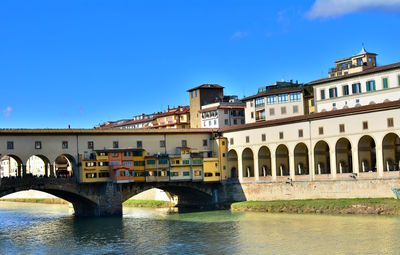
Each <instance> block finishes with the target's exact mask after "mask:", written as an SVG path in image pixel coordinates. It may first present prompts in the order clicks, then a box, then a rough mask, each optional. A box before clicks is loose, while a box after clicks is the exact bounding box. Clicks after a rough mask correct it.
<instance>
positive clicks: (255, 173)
mask: <svg viewBox="0 0 400 255" xmlns="http://www.w3.org/2000/svg"><path fill="white" fill-rule="evenodd" d="M253 153H254V152H253ZM258 167H259V164H258V153H254V177H255V179H256V181H258V180H259V179H260V173H259V172H260V170H259V169H258Z"/></svg>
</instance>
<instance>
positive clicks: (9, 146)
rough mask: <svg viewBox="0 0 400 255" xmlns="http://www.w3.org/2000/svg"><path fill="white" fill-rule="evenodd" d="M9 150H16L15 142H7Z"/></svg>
mask: <svg viewBox="0 0 400 255" xmlns="http://www.w3.org/2000/svg"><path fill="white" fill-rule="evenodd" d="M7 150H14V142H13V141H8V142H7Z"/></svg>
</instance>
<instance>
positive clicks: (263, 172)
mask: <svg viewBox="0 0 400 255" xmlns="http://www.w3.org/2000/svg"><path fill="white" fill-rule="evenodd" d="M258 167H259V170H258V173H259V176H260V177H267V176H271V175H272V170H271V152H270V150H269V149H268V147H267V146H262V147H261V148H260V150H259V151H258Z"/></svg>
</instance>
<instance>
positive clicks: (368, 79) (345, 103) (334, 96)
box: [309, 53, 400, 112]
mask: <svg viewBox="0 0 400 255" xmlns="http://www.w3.org/2000/svg"><path fill="white" fill-rule="evenodd" d="M367 54H368V53H366V54H365V55H366V56H368V55H367ZM375 55H376V54H374V56H375ZM364 58H366V57H364ZM370 58H371V57H368V59H370ZM371 61H373V64H368V65H365V66H362V67H363V68H361V69H360V68H356V67H354V68H349V70H351V72H349V73H348V74H346V75H341V76H334V77H330V78H324V79H320V80H316V81H312V82H310V83H309V85H311V86H313V87H314V102H315V110H316V112H324V111H332V110H339V109H346V108H352V107H357V106H363V105H372V104H379V103H383V102H390V101H396V100H399V99H400V63H394V64H390V65H384V66H376V58H375V57H373V60H371ZM368 63H370V62H368ZM364 67H368V68H364Z"/></svg>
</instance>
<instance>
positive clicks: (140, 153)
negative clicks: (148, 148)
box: [132, 150, 143, 157]
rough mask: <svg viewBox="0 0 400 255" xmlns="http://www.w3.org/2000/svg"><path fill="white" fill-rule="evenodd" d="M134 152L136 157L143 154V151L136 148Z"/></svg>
mask: <svg viewBox="0 0 400 255" xmlns="http://www.w3.org/2000/svg"><path fill="white" fill-rule="evenodd" d="M132 154H133V156H134V157H141V156H143V151H141V150H134V151H133V153H132Z"/></svg>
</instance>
